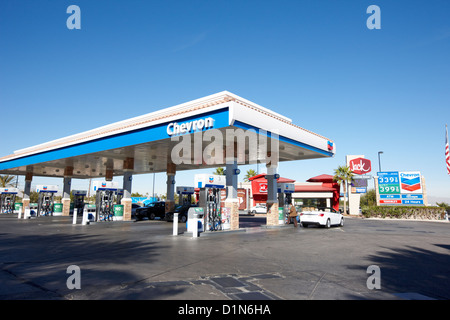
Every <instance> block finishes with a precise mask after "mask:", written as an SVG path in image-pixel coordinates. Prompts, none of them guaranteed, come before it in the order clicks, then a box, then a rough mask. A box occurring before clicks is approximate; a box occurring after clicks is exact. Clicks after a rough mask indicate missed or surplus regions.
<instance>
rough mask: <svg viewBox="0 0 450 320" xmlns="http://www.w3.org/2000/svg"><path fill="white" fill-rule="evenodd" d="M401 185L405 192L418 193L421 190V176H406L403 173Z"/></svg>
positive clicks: (413, 174) (414, 174)
mask: <svg viewBox="0 0 450 320" xmlns="http://www.w3.org/2000/svg"><path fill="white" fill-rule="evenodd" d="M400 183H401V186H402V189H403V190H406V191H410V192H413V191H416V190H419V189H420V188H421V186H420V174H416V173H412V174H406V173H402V174H401V176H400Z"/></svg>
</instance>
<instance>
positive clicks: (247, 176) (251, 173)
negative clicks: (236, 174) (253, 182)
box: [244, 169, 258, 182]
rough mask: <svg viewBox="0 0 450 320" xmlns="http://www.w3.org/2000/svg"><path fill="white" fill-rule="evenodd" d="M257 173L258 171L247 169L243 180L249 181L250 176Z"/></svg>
mask: <svg viewBox="0 0 450 320" xmlns="http://www.w3.org/2000/svg"><path fill="white" fill-rule="evenodd" d="M257 174H258V173H257V172H256V171H255V170H253V169H250V170H247V174H246V175H245V177H244V181H245V182H249V181H250V178H251V177H254V176H256V175H257Z"/></svg>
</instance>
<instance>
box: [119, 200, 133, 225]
mask: <svg viewBox="0 0 450 320" xmlns="http://www.w3.org/2000/svg"><path fill="white" fill-rule="evenodd" d="M131 203H132V201H131V198H123V199H122V200H121V201H120V204H121V205H123V221H131Z"/></svg>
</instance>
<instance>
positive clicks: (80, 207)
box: [72, 190, 87, 215]
mask: <svg viewBox="0 0 450 320" xmlns="http://www.w3.org/2000/svg"><path fill="white" fill-rule="evenodd" d="M72 195H73V197H74V205H73V209H74V214H75V210H77V215H82V214H83V211H84V205H85V203H84V198H85V197H86V195H87V190H72Z"/></svg>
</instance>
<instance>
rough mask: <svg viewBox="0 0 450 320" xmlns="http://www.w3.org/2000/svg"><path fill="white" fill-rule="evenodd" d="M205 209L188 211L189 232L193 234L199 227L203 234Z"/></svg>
mask: <svg viewBox="0 0 450 320" xmlns="http://www.w3.org/2000/svg"><path fill="white" fill-rule="evenodd" d="M203 216H204V211H203V208H198V207H191V208H189V210H188V220H187V231H188V232H193V230H194V228H195V225H197V230H198V232H203Z"/></svg>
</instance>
